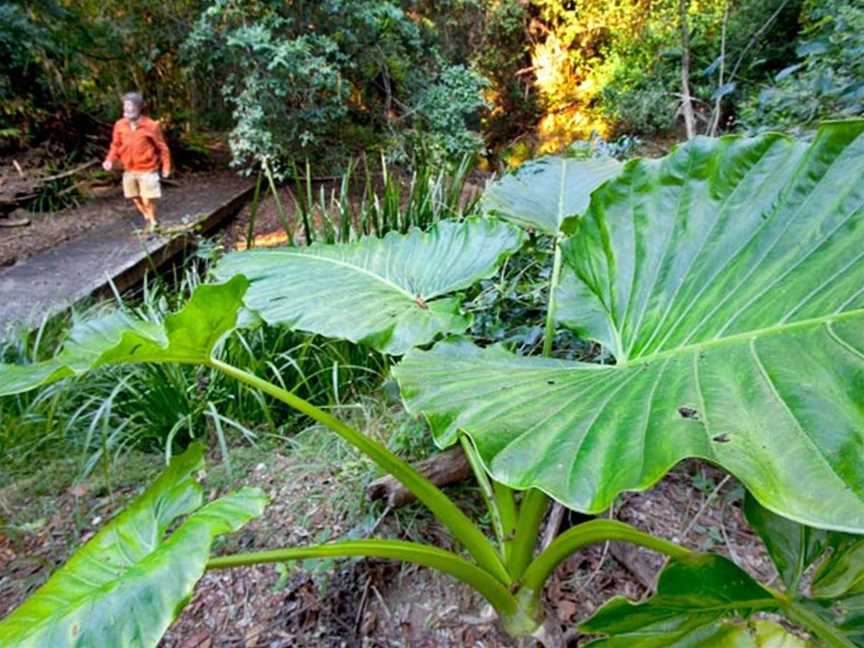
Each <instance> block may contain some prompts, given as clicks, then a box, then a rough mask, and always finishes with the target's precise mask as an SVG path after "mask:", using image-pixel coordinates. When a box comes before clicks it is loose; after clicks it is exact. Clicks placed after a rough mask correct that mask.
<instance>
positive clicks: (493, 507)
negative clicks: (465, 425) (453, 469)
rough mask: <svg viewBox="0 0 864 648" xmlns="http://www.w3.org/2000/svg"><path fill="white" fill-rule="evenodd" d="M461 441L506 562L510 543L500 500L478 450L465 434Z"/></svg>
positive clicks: (460, 438)
mask: <svg viewBox="0 0 864 648" xmlns="http://www.w3.org/2000/svg"><path fill="white" fill-rule="evenodd" d="M459 441H460V442H461V443H462V449H463V450H464V451H465V456H466V457H467V458H468V463H469V464H470V465H471V470H472V471H473V472H474V477H475V478H476V479H477V484H478V485H479V486H480V493H481V495H482V496H483V501H484V502H485V504H486V509H487V510H488V511H489V516H490V517H491V518H492V528H493V529H494V530H495V536H496V537H497V538H498V544H499V545H500V547H501V555H502V556H503V557H504V560H505V561H506V560H507V554H508V553H509V551H508V549H509V542H508V541H507V534H506V532H505V531H504V524H503V522H502V519H501V512H500V511H499V510H498V499H497V498H496V496H495V491H494V490H493V488H492V483H491V482H490V480H489V477H487V475H486V470H485V469H484V468H483V464H482V463H481V461H480V457H479V456H478V454H477V449H476V448H475V447H474V444H473V443H471V439H469V438H468V437H467V436H466V435H464V434H463V435H462V436H460V437H459Z"/></svg>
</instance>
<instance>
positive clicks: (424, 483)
mask: <svg viewBox="0 0 864 648" xmlns="http://www.w3.org/2000/svg"><path fill="white" fill-rule="evenodd" d="M209 364H210V366H211V367H213V368H215V369H218V370H219V371H221V372H222V373H224V374H226V375H228V376H231V377H232V378H235V379H236V380H239V381H240V382H243V383H246V384H247V385H250V386H252V387H255V388H256V389H260V390H261V391H263V392H264V393H265V394H269V395H270V396H272V397H274V398H276V399H277V400H280V401H282V402H283V403H285V404H286V405H289V406H290V407H293V408H294V409H296V410H298V411H299V412H302V413H303V414H306V415H307V416H309V417H310V418H313V419H315V420H316V421H318V422H319V423H322V424H323V425H326V426H327V427H328V428H330V429H331V430H333V431H334V432H335V433H336V434H338V435H339V436H341V437H342V438H343V439H345V440H346V441H347V442H348V443H350V444H351V445H353V446H354V447H355V448H357V449H358V450H360V452H362V453H363V454H365V455H366V456H368V457H369V458H370V459H372V461H374V462H375V463H376V464H378V466H380V467H381V469H382V470H384V472H386V473H388V474H390V475H393V477H395V478H396V479H398V480H399V481H400V482H401V483H402V484H403V485H404V486H405V488H407V489H408V490H410V491H411V492H412V493H413V494H414V495H415V496H416V497H417V499H418V500H420V501H421V502H422V503H423V504H424V505H425V506H426V508H428V509H429V510H430V511H431V512H432V513H433V514H434V515H435V517H437V518H438V519H439V520H440V521H441V522H442V523H443V524H444V525H445V526H446V527H447V528H448V529H449V530H450V532H451V533H452V534H453V536H454V537H455V538H456V539H457V540H459V542H461V543H462V544H463V545H464V546H465V548H466V549H467V550H468V553H470V554H471V555H472V556H473V557H474V559H475V560H476V561H477V563H478V564H479V565H480V566H481V567H482V568H483V569H485V570H486V571H488V572H489V573H490V574H491V575H492V576H494V577H495V578H496V579H497V580H498V581H499V582H501V583H503V584H504V585H507V586H509V585H510V583H511V578H510V576H509V575H508V573H507V570H505V569H504V564H503V563H502V562H501V559H500V557H499V556H498V553H497V552H496V551H495V548H494V547H493V546H492V544H491V543H490V542H489V540H488V539H487V538H486V536H484V535H483V533H482V532H481V531H480V529H478V528H477V526H476V525H475V524H474V523H473V522H472V521H471V519H470V518H469V517H468V516H467V515H465V514H464V513H463V512H462V511H461V510H460V509H459V507H457V506H456V505H455V504H454V503H453V502H452V500H450V498H449V497H447V496H446V495H445V494H444V493H443V492H441V490H440V489H439V488H438V487H437V486H435V484H433V483H432V482H431V481H429V480H428V479H426V477H424V476H423V475H421V474H420V473H419V472H417V471H416V470H415V469H414V468H413V466H411V465H410V464H408V463H406V462H405V461H402V459H400V458H399V457H397V456H396V455H395V454H393V453H392V452H390V451H389V450H388V449H387V448H385V447H384V446H383V445H381V444H380V443H378V442H376V441H374V440H372V439H370V438H369V437H367V436H366V435H365V434H363V433H362V432H359V431H358V430H355V429H354V428H352V427H350V426H348V425H346V424H345V423H343V422H342V421H340V420H339V419H337V418H336V417H334V416H333V415H331V414H328V413H327V412H325V411H323V410H321V409H319V408H317V407H315V406H314V405H312V404H311V403H309V402H307V401H305V400H303V399H302V398H300V397H299V396H297V395H295V394H292V393H291V392H289V391H287V390H285V389H282V388H280V387H277V386H276V385H274V384H272V383H270V382H268V381H266V380H264V379H262V378H259V377H258V376H255V375H253V374H250V373H248V372H246V371H243V370H242V369H238V368H237V367H234V366H232V365H229V364H226V363H224V362H222V361H220V360H217V359H215V358H211V359H210V360H209Z"/></svg>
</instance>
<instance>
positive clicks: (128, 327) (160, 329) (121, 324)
mask: <svg viewBox="0 0 864 648" xmlns="http://www.w3.org/2000/svg"><path fill="white" fill-rule="evenodd" d="M248 284H249V282H248V281H247V280H246V279H245V278H244V277H235V278H234V279H232V280H231V281H229V282H226V283H224V284H217V285H205V286H199V287H198V288H197V289H196V290H195V293H194V294H193V295H192V297H191V299H190V300H189V302H188V303H187V304H186V305H185V306H184V307H183V308H182V309H181V310H180V311H178V312H177V313H172V314H170V315H168V316H167V317H166V318H165V323H164V325H157V324H154V323H152V322H146V321H142V320H139V319H135V318H133V317H131V316H130V315H128V314H126V313H123V312H120V311H117V312H114V313H111V314H110V315H106V316H105V317H101V318H98V319H95V320H90V321H85V322H81V323H79V324H76V325H75V326H74V327H73V328H72V330H71V332H70V333H69V336H68V338H67V340H66V342H65V343H64V345H63V350H62V351H61V352H60V353H58V354H57V356H56V357H54V358H53V359H51V360H46V361H44V362H36V363H33V364H29V365H9V364H2V363H0V396H6V395H9V394H17V393H19V392H24V391H27V390H29V389H33V388H34V387H37V386H39V385H44V384H47V383H51V382H54V381H56V380H60V379H62V378H66V377H68V376H76V375H79V374H82V373H84V372H86V371H89V370H91V369H96V368H98V367H102V366H105V365H112V364H129V363H141V362H182V363H205V362H206V361H207V360H208V359H209V358H210V355H211V353H212V352H213V348H214V347H215V346H216V345H217V344H218V343H219V342H220V341H221V340H222V338H224V337H225V335H226V334H227V333H229V332H230V331H231V330H233V329H234V326H235V324H236V321H237V313H238V311H239V310H240V308H241V307H242V301H241V299H242V297H243V293H244V292H245V290H246V287H247V286H248Z"/></svg>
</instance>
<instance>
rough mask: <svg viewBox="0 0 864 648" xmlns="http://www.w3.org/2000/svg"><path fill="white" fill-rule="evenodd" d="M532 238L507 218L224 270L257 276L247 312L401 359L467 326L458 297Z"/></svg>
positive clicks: (222, 274) (265, 254)
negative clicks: (437, 337)
mask: <svg viewBox="0 0 864 648" xmlns="http://www.w3.org/2000/svg"><path fill="white" fill-rule="evenodd" d="M523 238H524V235H523V233H522V232H521V231H520V230H519V229H518V228H516V227H513V226H512V225H509V224H507V223H502V222H500V221H495V220H486V219H479V218H469V219H467V220H465V221H463V222H461V223H456V222H453V221H442V222H440V223H438V224H437V225H435V226H434V227H432V228H431V229H430V230H429V231H427V232H422V231H420V230H418V229H414V230H412V231H410V232H409V233H408V234H398V233H396V232H391V233H390V234H388V235H387V236H385V237H384V238H383V239H379V238H376V237H373V236H369V237H366V238H363V239H360V240H359V241H355V242H353V243H341V244H335V245H310V246H309V247H301V248H280V249H265V250H248V251H244V252H235V253H233V254H229V255H228V256H226V257H225V258H224V259H223V260H222V261H221V262H220V263H219V264H218V265H217V266H216V269H215V271H214V273H215V275H216V277H217V278H219V279H223V280H224V279H228V278H229V277H233V276H235V275H238V274H242V275H245V276H246V277H248V278H249V280H250V281H251V286H250V288H249V291H248V293H247V294H246V297H245V303H246V306H247V307H248V308H249V309H251V310H252V311H254V312H255V313H256V314H257V315H259V316H260V317H261V319H263V320H264V321H265V322H267V323H268V324H282V325H286V326H290V327H292V328H295V329H299V330H302V331H308V332H310V333H318V334H320V335H326V336H329V337H336V338H343V339H347V340H350V341H352V342H360V343H364V344H367V345H369V346H371V347H373V348H375V349H377V350H378V351H382V352H384V353H389V354H393V355H401V354H403V353H405V352H406V351H407V350H408V349H410V348H411V347H412V346H416V345H418V344H425V343H427V342H431V341H432V340H433V339H434V338H435V336H436V335H439V334H448V333H461V332H462V331H464V330H465V329H467V328H468V326H469V325H470V324H471V319H470V318H469V317H467V316H465V315H464V314H462V312H461V309H460V300H459V299H458V298H456V297H453V296H452V295H451V293H454V292H455V291H458V290H463V289H465V288H468V287H470V286H471V285H472V284H474V283H476V282H477V281H479V280H480V279H483V278H486V277H489V276H491V275H492V273H494V272H495V271H496V269H497V268H498V267H499V266H500V265H501V263H503V262H504V260H505V259H506V258H507V257H508V256H510V255H511V254H513V253H514V252H515V251H516V250H518V249H519V247H520V246H521V245H522V242H523Z"/></svg>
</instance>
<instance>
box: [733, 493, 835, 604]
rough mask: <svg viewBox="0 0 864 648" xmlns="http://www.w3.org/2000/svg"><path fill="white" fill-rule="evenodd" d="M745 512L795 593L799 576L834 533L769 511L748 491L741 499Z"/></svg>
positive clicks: (818, 554)
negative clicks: (742, 499)
mask: <svg viewBox="0 0 864 648" xmlns="http://www.w3.org/2000/svg"><path fill="white" fill-rule="evenodd" d="M744 514H745V515H746V516H747V521H748V522H749V523H750V526H751V527H753V529H754V530H755V531H756V532H757V533H758V534H759V537H761V538H762V542H763V543H765V548H766V549H767V550H768V555H770V556H771V560H773V561H774V565H776V567H777V571H778V572H779V573H780V577H781V578H782V579H783V582H784V583H785V584H786V588H787V590H789V591H790V592H792V593H793V594H794V593H795V592H796V591H797V588H798V583H799V581H800V580H801V576H802V575H803V574H804V572H805V571H806V570H807V568H808V567H810V565H812V564H813V563H814V562H815V561H816V560H817V559H818V558H819V557H820V556H821V555H822V552H823V551H825V549H826V548H827V546H828V543H829V541H830V539H831V536H832V535H834V534H832V532H829V531H825V530H823V529H814V528H812V527H808V526H804V525H803V524H798V523H797V522H794V521H792V520H789V519H787V518H784V517H781V516H779V515H777V514H775V513H772V512H771V511H769V510H768V509H766V508H765V507H763V506H761V505H760V504H759V503H758V502H757V501H756V500H755V499H754V498H753V496H752V495H750V494H749V493H748V494H747V496H746V497H745V499H744Z"/></svg>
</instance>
